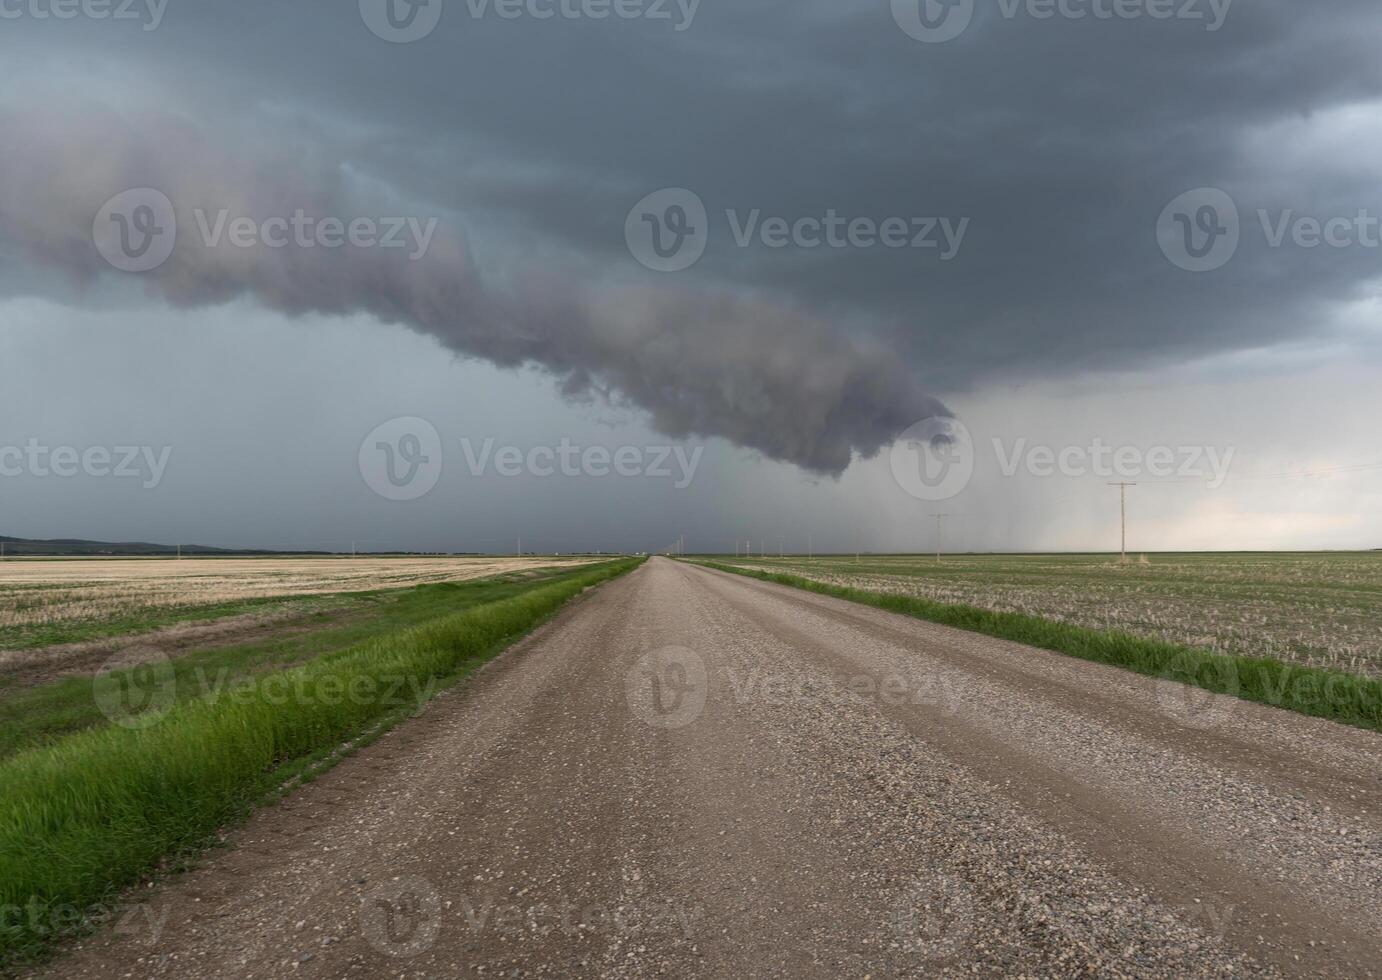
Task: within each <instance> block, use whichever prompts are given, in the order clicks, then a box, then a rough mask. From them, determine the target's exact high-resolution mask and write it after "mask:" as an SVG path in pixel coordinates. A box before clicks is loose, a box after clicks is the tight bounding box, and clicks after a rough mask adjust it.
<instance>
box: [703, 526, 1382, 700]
mask: <svg viewBox="0 0 1382 980" xmlns="http://www.w3.org/2000/svg"><path fill="white" fill-rule="evenodd" d="M1130 558H1131V559H1132V560H1131V561H1130V562H1128V563H1127V564H1121V563H1119V561H1118V558H1117V556H1110V555H1106V554H1104V555H946V556H945V558H944V560H943V561H940V562H937V561H936V560H935V557H934V556H925V555H861V556H859V557H858V558H857V559H856V558H855V556H854V555H830V556H824V557H819V558H813V559H807V558H804V557H800V556H797V557H793V556H787V557H786V558H781V559H779V558H773V557H768V558H751V559H743V558H740V559H731V558H723V559H722V560H723V561H725V562H732V563H733V564H736V565H743V566H745V567H750V568H757V569H760V570H769V571H774V572H785V573H787V574H790V575H799V576H801V577H802V578H809V579H812V580H813V581H817V582H824V583H826V584H828V585H840V586H845V587H848V588H854V589H862V590H864V591H867V592H888V593H893V594H896V595H905V596H913V597H915V598H919V599H930V600H932V601H934V602H940V603H944V604H947V605H965V606H974V607H976V608H979V609H987V610H990V611H991V612H1011V613H1023V614H1026V615H1029V616H1037V617H1040V618H1042V619H1051V620H1057V621H1059V622H1063V623H1069V624H1070V625H1072V626H1085V627H1088V628H1090V629H1096V630H1117V631H1120V632H1124V633H1130V634H1132V635H1134V636H1141V637H1145V638H1147V639H1156V640H1165V641H1166V642H1168V643H1172V644H1176V645H1178V646H1188V647H1194V648H1196V649H1202V650H1209V651H1211V652H1213V653H1222V654H1228V655H1233V656H1246V657H1262V658H1267V659H1271V660H1282V661H1287V662H1291V663H1297V664H1301V665H1303V666H1308V667H1324V668H1328V669H1330V670H1339V671H1344V672H1346V673H1354V674H1359V675H1363V676H1370V677H1382V552H1353V553H1270V554H1265V553H1259V554H1247V553H1245V554H1153V555H1146V556H1141V555H1132V556H1130Z"/></svg>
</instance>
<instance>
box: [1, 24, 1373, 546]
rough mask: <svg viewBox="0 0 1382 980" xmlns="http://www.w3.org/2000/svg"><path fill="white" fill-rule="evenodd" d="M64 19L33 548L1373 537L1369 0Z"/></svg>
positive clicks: (25, 156)
mask: <svg viewBox="0 0 1382 980" xmlns="http://www.w3.org/2000/svg"><path fill="white" fill-rule="evenodd" d="M122 4H125V5H123V6H122ZM58 7H59V9H58V10H54V4H53V0H0V57H2V58H3V64H4V65H5V67H6V71H5V75H4V80H5V83H4V85H3V86H0V367H2V368H3V371H2V373H0V378H3V384H0V409H3V414H0V534H5V535H14V536H22V537H88V538H99V539H107V540H110V539H118V540H136V539H139V540H152V541H160V542H198V543H204V544H213V545H221V546H230V547H279V548H290V549H291V548H313V549H316V548H327V549H340V550H348V549H349V548H350V547H351V545H352V542H354V543H355V544H356V546H357V547H360V548H361V549H371V550H374V549H379V550H382V549H394V548H406V549H414V550H447V551H450V550H500V551H505V550H512V549H514V548H516V547H518V542H519V539H520V538H521V539H522V544H523V547H525V548H526V549H538V550H544V551H553V550H562V551H566V550H574V549H606V550H615V549H618V550H641V549H660V548H665V547H667V546H669V545H670V544H671V542H672V541H673V540H674V539H675V538H676V537H677V536H678V535H679V534H685V535H686V539H687V544H688V547H689V548H692V549H697V550H720V551H723V550H728V549H729V548H731V547H734V546H736V543H737V542H742V541H743V540H745V539H751V540H752V541H753V547H754V549H755V550H758V549H759V548H766V549H767V550H769V551H775V550H776V549H777V548H778V547H779V546H780V547H783V548H786V549H791V550H804V549H805V548H806V547H807V546H808V542H809V544H810V546H812V547H814V548H815V549H816V550H854V549H855V548H863V549H867V550H885V549H886V550H910V549H926V548H930V547H932V546H933V545H934V542H935V531H936V521H935V519H934V517H933V516H932V515H935V514H947V515H951V516H949V517H947V518H946V519H945V522H946V523H945V531H944V535H945V540H944V543H945V545H946V546H947V547H954V548H972V549H976V550H1037V549H1040V550H1067V549H1069V550H1082V549H1091V550H1093V549H1099V550H1103V549H1110V548H1116V547H1117V546H1118V527H1119V511H1118V506H1119V501H1118V496H1119V491H1118V490H1117V489H1115V488H1113V487H1110V486H1108V484H1109V483H1115V482H1120V481H1126V482H1135V483H1137V484H1138V486H1136V487H1132V488H1129V489H1128V491H1127V492H1128V507H1129V547H1130V549H1132V550H1142V551H1146V550H1163V549H1201V548H1204V549H1209V548H1233V549H1253V548H1373V547H1382V445H1380V444H1379V439H1378V435H1377V432H1378V425H1379V411H1378V408H1379V406H1380V405H1382V396H1379V391H1378V389H1379V385H1378V382H1379V381H1382V372H1379V369H1380V368H1382V319H1380V317H1382V303H1379V299H1378V295H1377V287H1378V283H1379V281H1380V279H1379V276H1380V274H1382V182H1379V179H1378V178H1379V176H1382V153H1379V151H1380V150H1382V60H1379V59H1378V58H1377V57H1376V51H1375V49H1376V38H1378V37H1379V36H1382V33H1380V29H1382V8H1380V7H1378V5H1377V4H1376V3H1375V2H1370V0H1330V2H1328V3H1325V4H1317V5H1314V4H1312V5H1308V6H1307V5H1302V4H1300V3H1299V2H1291V0H1236V2H1229V0H1190V2H1188V3H1187V0H1174V2H1167V0H1118V2H1115V0H1061V2H1060V3H1056V2H1054V0H948V2H946V3H942V2H941V0H891V2H890V0H829V2H826V0H784V2H764V0H733V2H728V0H700V2H694V0H667V2H663V0H521V2H520V0H422V2H416V0H358V2H357V0H351V2H330V3H328V2H300V3H293V4H284V3H281V2H273V3H271V2H259V0H241V2H238V3H235V4H227V3H213V2H210V0H133V2H129V3H126V0H114V2H112V3H109V4H102V3H101V2H99V0H70V2H69V3H68V5H67V6H63V4H59V5H58ZM59 13H62V14H64V16H58V14H59ZM738 546H740V547H742V545H738Z"/></svg>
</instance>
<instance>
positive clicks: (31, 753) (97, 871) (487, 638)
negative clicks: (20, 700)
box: [0, 560, 639, 964]
mask: <svg viewBox="0 0 1382 980" xmlns="http://www.w3.org/2000/svg"><path fill="white" fill-rule="evenodd" d="M638 564H639V561H638V560H620V561H614V562H610V563H607V564H604V565H599V566H595V567H593V568H589V569H585V570H583V571H581V572H580V573H579V574H573V575H571V576H569V577H566V576H564V577H563V578H562V579H561V580H560V581H556V582H537V583H535V584H532V585H531V586H530V587H529V588H528V590H527V591H525V592H523V593H522V594H519V595H515V596H511V597H509V598H504V599H500V600H498V601H494V602H489V603H486V604H483V605H479V606H475V607H473V608H470V609H466V610H464V611H463V612H459V613H456V614H454V615H451V616H447V617H444V618H441V619H437V620H434V621H431V622H428V623H425V624H423V625H421V626H416V627H413V628H410V629H406V630H402V631H399V632H396V633H394V634H392V635H389V636H385V637H380V638H376V639H372V640H369V641H367V642H365V643H362V644H359V645H357V646H354V647H351V648H348V649H345V650H342V651H339V652H336V653H331V654H327V655H325V656H322V657H320V658H318V659H316V660H313V661H312V662H310V663H308V664H305V665H303V666H300V667H295V668H292V669H290V670H286V671H278V672H274V673H270V674H263V675H258V676H254V677H250V678H247V679H245V681H244V682H243V683H241V684H237V685H232V686H229V687H226V688H222V689H219V690H217V691H216V692H215V693H213V694H211V695H209V696H207V697H203V698H196V699H191V700H185V701H178V700H176V699H167V698H165V697H164V692H162V691H161V690H159V689H153V690H143V691H133V692H132V691H130V690H128V689H127V688H110V689H108V690H107V691H106V692H105V695H104V697H106V698H107V699H108V700H106V704H107V706H112V705H114V706H116V707H118V706H121V705H136V706H139V707H145V708H148V709H149V710H145V711H142V712H137V711H135V710H133V708H131V710H130V713H129V714H128V716H126V717H123V718H120V719H119V722H120V723H117V724H113V725H112V726H110V727H107V728H102V729H98V730H94V731H88V732H79V733H77V734H73V735H70V736H67V737H65V738H61V739H58V740H57V741H55V742H53V743H52V744H50V745H46V746H43V747H40V748H35V749H30V750H27V751H24V752H20V753H18V754H16V755H14V756H12V757H10V758H9V759H7V760H4V761H3V762H0V786H3V787H4V791H3V795H0V964H2V963H4V961H5V960H6V959H10V960H13V959H16V958H18V957H24V956H28V955H32V954H35V953H37V952H40V951H41V950H42V949H43V948H44V947H46V946H47V945H49V944H50V943H51V942H52V941H53V940H54V939H56V938H60V937H61V935H63V934H64V933H66V932H71V931H76V930H77V929H79V928H80V926H81V923H82V922H83V921H84V920H85V918H86V916H87V914H88V912H89V911H90V910H91V909H93V908H95V907H98V906H100V905H101V903H103V902H105V901H107V900H109V899H111V898H112V897H113V896H114V895H115V893H116V892H117V891H118V890H119V889H120V888H122V887H123V886H126V885H129V884H131V883H133V882H135V881H136V880H138V879H139V878H140V877H141V876H142V875H144V874H145V873H147V872H149V871H151V870H153V869H155V868H156V867H158V865H159V863H160V861H162V860H164V859H165V858H167V857H168V856H170V855H176V854H179V853H186V852H188V851H189V850H191V849H194V848H197V847H199V846H202V845H204V844H206V843H207V842H208V841H209V839H210V838H211V835H213V834H214V832H215V831H216V830H217V829H219V828H221V827H223V826H225V825H226V824H228V823H231V822H234V821H235V820H237V819H239V818H241V817H243V816H244V815H245V814H246V813H247V812H248V811H249V809H250V808H251V807H252V806H253V805H254V804H255V803H256V802H258V801H261V800H263V799H264V798H265V797H266V795H268V794H271V793H272V792H273V791H274V790H275V788H276V787H277V786H278V785H279V784H280V782H281V781H282V779H283V778H284V774H285V773H286V772H293V771H297V770H300V769H301V767H302V763H303V761H304V760H310V759H312V758H314V757H319V756H322V755H323V754H328V753H330V752H331V751H333V750H335V749H336V748H337V747H339V746H341V745H342V744H343V743H345V742H348V741H350V740H351V739H354V738H356V737H359V736H361V735H365V734H368V733H369V732H371V730H374V729H377V728H378V727H379V726H380V725H381V724H386V723H391V722H393V721H394V720H396V719H398V718H401V717H404V716H406V715H407V714H409V713H412V712H413V711H416V710H418V709H420V708H421V706H422V703H423V702H424V701H425V700H426V697H428V696H430V695H431V694H432V693H433V692H434V691H435V690H436V689H437V688H438V687H440V686H443V685H445V684H448V683H451V682H453V681H454V680H456V679H458V678H459V677H461V676H464V674H466V673H467V672H469V671H470V670H472V669H474V668H475V667H476V666H478V665H480V664H481V663H483V662H484V661H486V660H488V659H490V658H491V657H493V656H494V655H495V654H497V653H499V652H500V651H502V650H503V649H504V648H505V647H507V646H509V645H510V644H512V643H513V642H514V641H515V640H517V639H518V638H520V637H521V636H523V635H524V634H526V633H528V632H529V631H531V630H532V629H533V628H534V627H536V626H537V625H538V624H540V623H541V622H543V621H544V620H546V619H547V618H548V617H550V616H551V615H553V614H554V613H555V612H556V611H557V610H558V609H559V608H560V607H561V606H562V605H563V604H564V603H566V602H567V601H568V600H569V599H571V598H572V597H574V596H576V595H577V594H578V593H580V592H581V591H583V590H584V589H586V588H588V587H590V586H593V585H598V584H600V583H601V582H604V581H607V580H608V579H611V578H614V577H616V576H618V575H622V574H624V573H625V572H628V571H630V570H631V569H633V568H634V567H636V566H637V565H638Z"/></svg>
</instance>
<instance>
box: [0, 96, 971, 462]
mask: <svg viewBox="0 0 1382 980" xmlns="http://www.w3.org/2000/svg"><path fill="white" fill-rule="evenodd" d="M0 129H3V131H4V132H6V133H7V134H9V136H10V137H11V138H13V139H14V141H15V145H14V147H13V149H12V150H11V151H10V152H8V153H7V154H6V155H5V157H4V158H3V160H0V228H4V229H5V231H6V234H7V235H8V236H9V237H10V239H11V243H12V247H13V248H15V249H18V250H20V251H22V252H23V254H25V255H26V256H27V257H28V258H29V259H30V260H31V261H32V262H34V263H35V264H37V265H40V266H44V267H48V268H57V269H60V270H63V271H65V272H66V273H68V274H69V275H70V277H71V280H72V281H73V282H74V283H75V284H77V285H78V286H82V285H86V284H89V283H90V282H91V281H92V280H93V279H94V278H95V277H96V276H97V275H98V274H100V273H102V272H103V271H109V270H108V268H107V267H106V258H104V257H103V255H102V253H101V252H100V251H99V250H98V248H97V246H96V245H94V244H93V241H92V223H93V216H97V215H98V214H99V213H101V212H102V207H103V204H104V203H105V202H106V201H107V200H108V199H110V198H111V197H112V196H114V195H118V194H120V193H122V192H124V191H126V190H127V189H129V188H137V189H141V190H137V191H135V192H134V193H137V194H140V195H141V200H144V199H145V197H146V195H145V192H144V191H143V190H142V189H145V188H148V189H156V190H157V191H158V193H159V194H161V195H163V196H164V197H166V198H167V199H168V201H169V202H170V203H171V204H172V206H173V208H174V216H173V218H172V221H173V222H174V223H175V226H176V236H177V242H176V245H173V244H172V240H171V239H169V242H170V245H169V247H170V249H171V252H170V253H169V254H168V255H167V257H166V258H163V259H160V260H159V261H158V264H157V265H156V266H155V267H153V268H150V269H148V270H144V271H143V272H142V275H143V276H144V280H143V281H144V284H145V286H146V288H147V290H148V291H149V292H150V293H151V294H153V295H157V296H160V297H162V298H164V299H167V300H168V301H170V302H172V303H174V304H177V305H181V306H204V305H208V304H214V303H221V302H225V301H228V300H231V299H234V298H237V297H240V296H245V295H248V296H251V297H253V298H254V299H256V300H257V301H259V302H260V303H261V304H262V305H264V306H266V307H268V308H270V309H274V310H278V311H281V312H285V313H289V314H302V313H309V312H310V313H335V314H350V313H357V312H367V313H371V314H373V315H375V316H377V317H379V318H380V319H382V320H384V321H386V322H397V323H404V324H406V325H408V326H411V327H414V328H416V329H418V330H422V331H425V332H426V333H429V334H431V335H433V336H436V337H437V338H439V339H441V340H442V341H443V342H445V343H446V344H447V345H449V346H450V347H452V348H453V349H455V350H457V351H459V352H461V353H463V354H467V355H471V356H475V357H480V358H483V359H485V360H488V361H490V362H492V363H495V364H498V365H502V366H508V367H518V366H528V365H535V366H538V367H541V368H544V369H545V370H547V371H549V372H550V373H552V374H553V375H555V376H556V377H558V378H559V379H561V381H562V389H563V391H565V392H566V393H567V394H568V395H570V396H572V397H580V396H591V395H595V394H600V395H604V396H606V397H609V398H611V399H613V400H617V401H622V402H626V403H628V404H631V405H633V406H636V407H637V408H639V409H641V410H643V411H644V412H646V413H647V415H648V416H649V417H650V420H651V421H652V423H653V425H654V426H655V427H656V428H657V429H659V430H660V431H662V432H664V433H666V434H668V435H672V436H676V437H685V436H689V435H698V436H719V437H723V438H726V439H729V440H731V441H732V442H734V443H737V444H738V445H741V446H746V447H749V448H752V449H756V450H759V451H761V452H762V453H764V454H765V455H767V456H769V457H771V458H774V459H780V460H785V461H788V462H791V463H795V464H797V465H799V466H801V467H803V468H805V469H808V470H812V471H815V472H820V473H834V474H838V473H839V472H841V471H843V470H844V469H845V468H846V467H847V466H848V465H849V463H850V461H851V459H852V458H853V457H854V455H855V454H856V453H857V454H861V455H863V456H866V457H867V456H872V455H874V454H876V453H877V452H878V450H879V449H880V448H882V447H883V446H885V445H887V444H888V443H889V442H891V441H892V439H893V438H894V437H895V436H896V435H897V434H898V433H899V432H901V431H902V430H903V429H905V428H906V427H907V426H909V425H910V424H912V423H913V422H915V421H916V420H917V419H919V418H925V417H928V416H931V415H935V414H946V412H945V409H944V407H943V406H942V405H941V404H940V403H939V402H938V401H936V400H935V399H933V398H931V397H929V396H927V395H926V394H924V393H923V392H922V391H921V389H920V388H919V386H918V384H917V382H916V380H915V378H914V377H913V376H912V374H911V373H910V372H909V371H908V370H907V369H906V367H905V366H904V365H902V364H901V363H899V362H898V361H897V360H896V358H894V357H893V356H891V355H890V353H889V352H888V351H886V350H885V349H883V348H882V347H880V346H879V345H877V344H875V343H869V342H867V341H866V340H863V339H852V338H849V337H847V336H845V335H842V334H841V333H839V332H838V331H835V330H832V329H831V328H830V327H829V325H828V324H826V323H825V322H823V321H821V320H819V319H816V318H813V317H811V316H809V315H807V314H805V313H803V312H801V311H800V310H797V309H794V308H791V307H788V306H785V305H783V304H781V303H769V302H763V301H759V300H755V299H753V298H750V297H747V296H745V295H742V294H730V293H728V292H725V291H713V290H709V289H705V288H699V289H690V288H661V289H653V288H649V287H646V286H622V287H621V286H613V285H604V286H598V285H594V284H592V283H589V282H578V281H575V280H572V279H569V278H564V277H562V276H561V275H558V274H552V273H547V272H539V271H537V270H527V271H525V272H523V273H521V274H519V275H516V276H513V277H511V278H508V279H507V280H503V279H500V280H499V281H494V280H487V279H486V277H485V276H484V275H483V274H482V273H481V272H480V271H479V270H478V269H477V268H476V265H475V264H474V263H473V262H472V261H471V260H470V258H469V257H468V255H467V254H466V251H465V249H464V248H463V246H462V245H461V243H460V242H459V241H458V240H457V239H456V238H455V237H454V236H453V235H451V234H448V232H447V231H445V230H443V231H436V230H434V229H433V228H432V227H431V224H432V222H433V221H436V220H437V219H435V218H433V219H427V218H423V217H420V216H418V215H417V214H416V213H415V212H409V211H407V209H406V208H404V209H400V208H399V207H398V205H397V203H396V202H395V203H393V204H390V203H388V202H387V201H386V200H385V199H383V198H381V197H380V196H379V195H378V194H371V192H370V186H369V182H368V181H360V180H358V179H353V178H352V177H351V176H350V175H348V174H345V173H343V172H342V171H341V169H340V168H339V167H337V166H335V165H334V162H333V159H332V158H331V156H330V155H329V154H328V155H325V156H324V155H323V154H321V153H319V152H318V150H319V146H318V145H316V144H313V145H305V144H304V143H303V142H302V141H298V140H293V139H288V138H285V139H283V140H282V141H280V142H277V143H275V144H272V145H265V144H264V143H263V142H261V141H259V140H257V139H256V138H255V137H254V136H253V135H246V134H240V137H239V138H236V139H233V140H227V139H225V135H226V134H224V133H222V134H220V135H221V139H219V140H212V139H209V138H208V135H207V131H206V127H204V126H202V125H198V124H195V123H191V122H188V121H186V120H184V119H169V118H166V117H162V116H157V115H149V114H135V115H117V114H110V113H95V114H93V113H90V112H89V111H86V110H83V109H80V108H76V107H73V106H71V105H68V106H65V107H64V110H63V112H61V113H59V114H52V113H46V112H45V113H41V114H40V113H36V112H32V111H30V112H22V113H20V112H10V113H0ZM148 199H149V200H152V197H148ZM141 206H143V207H148V205H141ZM391 208H392V209H391ZM150 215H151V217H150V219H149V220H150V227H152V226H153V224H154V223H157V224H158V225H159V230H160V232H161V233H169V234H170V233H171V228H170V226H164V225H163V218H162V217H160V216H159V215H157V214H155V213H154V212H152V211H150ZM327 219H333V220H336V221H338V222H340V224H339V225H338V226H337V230H336V231H335V232H332V233H329V235H328V237H327V238H322V237H320V236H319V235H318V233H317V227H316V225H315V222H321V221H324V220H327ZM357 220H368V221H371V222H375V223H377V224H378V225H379V226H381V227H384V226H391V227H393V228H394V229H395V230H396V231H397V232H398V235H399V237H400V238H401V239H402V240H403V242H402V243H401V244H402V247H401V248H397V249H386V248H383V247H379V245H378V244H375V243H372V241H371V242H364V243H362V244H359V245H358V246H357V245H356V244H355V243H354V242H351V243H347V244H342V242H341V239H342V238H343V237H344V234H345V229H346V228H348V227H350V226H351V225H352V223H353V222H355V221H357ZM96 221H97V224H98V225H99V224H101V221H100V219H99V218H97V219H96ZM118 221H123V222H124V223H125V224H126V225H132V224H135V223H136V221H135V215H134V209H133V208H129V209H126V211H125V213H122V214H120V215H119V216H118ZM309 221H311V222H312V223H309ZM405 221H406V224H405ZM237 222H249V223H252V226H253V228H252V230H249V231H244V232H237V231H236V230H235V228H236V223H237ZM271 222H276V223H277V224H276V226H271ZM386 234H388V233H385V232H381V233H380V234H379V235H378V236H376V237H377V238H378V239H379V242H381V243H382V241H383V240H384V239H385V236H386ZM237 235H239V236H240V238H239V240H238V243H237V237H236V236H237ZM244 236H248V237H244ZM134 237H135V236H134V235H132V236H131V239H130V240H131V241H134ZM331 241H334V242H335V243H336V244H334V245H331V246H329V247H328V244H327V243H328V242H331ZM496 278H497V277H496Z"/></svg>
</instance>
